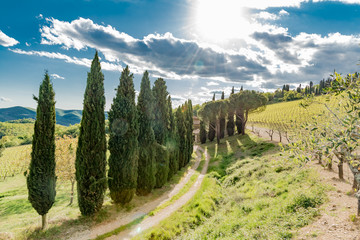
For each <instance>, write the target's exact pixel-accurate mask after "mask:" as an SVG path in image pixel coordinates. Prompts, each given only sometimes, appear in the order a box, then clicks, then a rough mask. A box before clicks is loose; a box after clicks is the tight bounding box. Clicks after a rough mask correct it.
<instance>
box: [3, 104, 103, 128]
mask: <svg viewBox="0 0 360 240" xmlns="http://www.w3.org/2000/svg"><path fill="white" fill-rule="evenodd" d="M81 116H82V110H63V109H56V123H57V124H60V125H64V126H69V125H70V124H71V125H73V124H77V123H80V121H81ZM105 117H106V118H107V113H105ZM24 118H31V119H36V109H33V108H25V107H10V108H0V122H7V121H12V120H18V119H24Z"/></svg>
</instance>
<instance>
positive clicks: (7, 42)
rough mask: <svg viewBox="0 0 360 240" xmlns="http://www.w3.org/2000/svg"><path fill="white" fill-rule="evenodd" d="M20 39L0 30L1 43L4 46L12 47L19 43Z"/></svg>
mask: <svg viewBox="0 0 360 240" xmlns="http://www.w3.org/2000/svg"><path fill="white" fill-rule="evenodd" d="M18 43H19V41H17V40H16V39H14V38H12V37H9V36H8V35H6V34H5V33H3V32H2V31H1V30H0V45H1V46H3V47H12V46H14V45H16V44H18Z"/></svg>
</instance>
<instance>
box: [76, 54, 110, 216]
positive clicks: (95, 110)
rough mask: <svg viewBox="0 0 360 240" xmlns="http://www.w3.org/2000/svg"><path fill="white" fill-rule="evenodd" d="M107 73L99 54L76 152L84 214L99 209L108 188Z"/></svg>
mask: <svg viewBox="0 0 360 240" xmlns="http://www.w3.org/2000/svg"><path fill="white" fill-rule="evenodd" d="M104 110H105V96H104V75H103V73H102V72H101V66H100V61H99V57H98V53H97V52H96V53H95V57H94V60H93V61H92V63H91V70H90V72H89V73H88V77H87V85H86V90H85V94H84V109H83V116H82V119H81V125H80V135H79V141H78V147H77V151H76V162H75V167H76V180H77V191H78V203H79V208H80V211H81V214H83V215H92V214H94V213H95V212H97V211H99V210H100V209H101V207H102V204H103V201H104V194H105V190H106V138H105V111H104Z"/></svg>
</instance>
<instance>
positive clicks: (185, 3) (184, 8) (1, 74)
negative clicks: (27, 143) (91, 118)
mask: <svg viewBox="0 0 360 240" xmlns="http://www.w3.org/2000/svg"><path fill="white" fill-rule="evenodd" d="M359 25H360V0H341V1H340V0H339V1H304V0H292V1H290V0H277V1H267V0H253V1H237V0H177V1H165V0H155V1H145V0H101V1H100V0H79V1H74V0H63V1H53V0H48V1H5V2H3V3H2V14H1V15H0V56H1V57H0V86H1V87H0V108H3V107H10V106H19V105H20V106H25V107H35V106H36V103H35V101H34V100H32V95H33V94H35V95H37V94H38V87H39V84H40V82H41V80H42V79H43V75H44V71H45V70H48V71H49V74H51V78H52V81H53V84H54V88H55V92H56V101H57V104H56V107H58V108H63V109H81V108H82V102H83V94H84V90H85V85H86V76H87V72H88V71H89V66H90V63H91V59H92V58H93V56H94V53H95V49H97V50H98V51H99V55H100V57H101V63H102V68H103V72H104V75H105V92H106V101H107V109H109V108H110V106H111V102H112V98H113V97H114V95H115V91H114V89H115V88H116V87H117V86H118V84H119V77H120V72H121V69H122V68H123V67H124V66H126V65H129V67H130V70H131V71H132V72H134V75H135V79H134V82H135V88H136V90H137V91H139V86H140V80H141V76H142V73H143V72H144V71H145V70H149V72H150V76H151V80H152V81H154V80H155V79H156V78H157V77H163V78H164V79H165V80H166V81H167V85H168V91H169V92H170V94H171V95H172V97H173V103H174V105H175V106H176V105H178V104H181V103H182V102H183V101H184V100H185V99H188V98H190V99H192V100H193V103H202V102H204V101H208V100H210V99H211V97H212V94H213V93H216V94H217V97H218V98H219V97H220V94H219V93H221V91H225V94H226V95H228V94H229V93H230V90H231V87H232V86H235V89H240V87H241V86H244V88H245V89H255V90H259V91H273V90H275V89H276V88H278V87H281V86H282V85H283V84H290V86H291V88H295V87H296V86H297V85H299V84H302V85H304V84H306V83H308V82H309V81H313V82H315V83H318V82H319V81H320V80H321V79H322V78H326V77H328V76H329V74H331V73H332V71H333V70H334V69H336V70H337V71H338V72H340V73H343V74H346V73H352V72H355V71H358V69H359V66H358V65H357V64H358V63H359V60H360V45H359V43H360V28H359Z"/></svg>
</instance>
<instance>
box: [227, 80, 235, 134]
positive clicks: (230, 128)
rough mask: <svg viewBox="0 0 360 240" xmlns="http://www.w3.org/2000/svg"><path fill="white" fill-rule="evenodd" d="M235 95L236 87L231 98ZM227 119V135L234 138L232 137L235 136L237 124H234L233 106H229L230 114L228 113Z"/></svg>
mask: <svg viewBox="0 0 360 240" xmlns="http://www.w3.org/2000/svg"><path fill="white" fill-rule="evenodd" d="M234 93H235V91H234V87H232V89H231V93H230V96H231V95H233V94H234ZM227 119H228V120H227V124H226V130H227V134H228V136H232V135H234V132H235V124H234V107H233V106H231V105H230V106H229V112H228V117H227Z"/></svg>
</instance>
